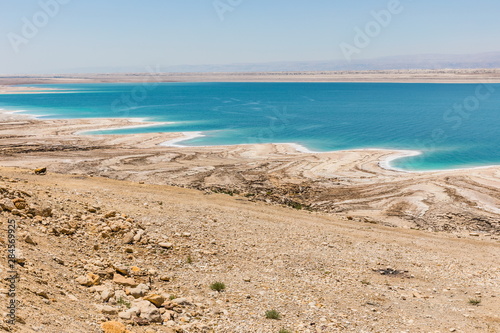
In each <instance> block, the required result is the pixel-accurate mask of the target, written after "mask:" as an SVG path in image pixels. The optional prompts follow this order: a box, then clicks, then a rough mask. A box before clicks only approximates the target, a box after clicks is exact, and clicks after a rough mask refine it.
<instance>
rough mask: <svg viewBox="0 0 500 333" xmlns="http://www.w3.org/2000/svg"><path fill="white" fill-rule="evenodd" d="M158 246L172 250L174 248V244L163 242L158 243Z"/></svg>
mask: <svg viewBox="0 0 500 333" xmlns="http://www.w3.org/2000/svg"><path fill="white" fill-rule="evenodd" d="M158 245H159V246H160V247H162V248H164V249H171V248H173V247H174V244H172V243H168V242H161V243H158Z"/></svg>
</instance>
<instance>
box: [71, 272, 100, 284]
mask: <svg viewBox="0 0 500 333" xmlns="http://www.w3.org/2000/svg"><path fill="white" fill-rule="evenodd" d="M76 282H78V283H79V284H80V285H82V286H85V287H91V286H95V285H98V284H100V283H101V279H100V277H99V275H97V274H93V273H88V274H87V275H83V276H80V277H78V278H76Z"/></svg>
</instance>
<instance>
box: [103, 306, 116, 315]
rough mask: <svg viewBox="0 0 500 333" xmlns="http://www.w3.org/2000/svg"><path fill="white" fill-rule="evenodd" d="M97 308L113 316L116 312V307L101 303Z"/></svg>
mask: <svg viewBox="0 0 500 333" xmlns="http://www.w3.org/2000/svg"><path fill="white" fill-rule="evenodd" d="M99 310H100V311H101V312H102V313H104V314H107V315H110V316H114V315H116V314H118V309H117V308H115V307H112V306H109V305H102V306H100V307H99Z"/></svg>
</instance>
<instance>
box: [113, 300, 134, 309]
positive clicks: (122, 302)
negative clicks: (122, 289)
mask: <svg viewBox="0 0 500 333" xmlns="http://www.w3.org/2000/svg"><path fill="white" fill-rule="evenodd" d="M116 303H118V304H120V305H125V306H126V307H127V308H129V309H130V306H131V304H130V302H129V301H127V300H125V299H123V297H120V298H119V299H118V301H116Z"/></svg>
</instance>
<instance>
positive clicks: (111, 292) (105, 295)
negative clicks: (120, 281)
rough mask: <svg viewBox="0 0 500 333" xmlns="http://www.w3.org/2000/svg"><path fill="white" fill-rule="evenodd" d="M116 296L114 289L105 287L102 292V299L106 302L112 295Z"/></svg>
mask: <svg viewBox="0 0 500 333" xmlns="http://www.w3.org/2000/svg"><path fill="white" fill-rule="evenodd" d="M114 296H115V292H114V290H111V289H105V290H103V291H102V293H101V299H102V300H103V301H104V302H107V301H109V299H110V298H111V297H114Z"/></svg>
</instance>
